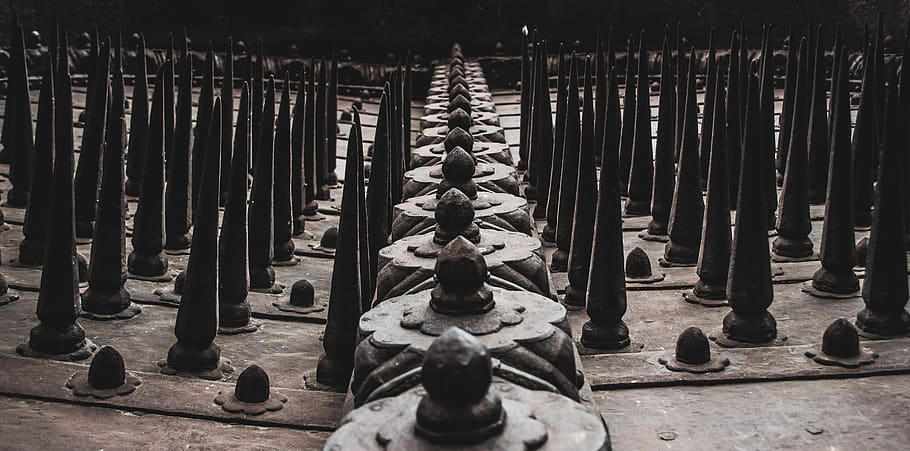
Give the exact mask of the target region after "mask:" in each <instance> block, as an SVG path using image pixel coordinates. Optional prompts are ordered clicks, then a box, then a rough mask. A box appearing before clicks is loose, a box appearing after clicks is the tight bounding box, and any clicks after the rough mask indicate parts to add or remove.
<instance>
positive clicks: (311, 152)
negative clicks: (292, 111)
mask: <svg viewBox="0 0 910 451" xmlns="http://www.w3.org/2000/svg"><path fill="white" fill-rule="evenodd" d="M307 74H308V80H307V85H306V104H305V106H304V107H305V108H306V113H305V114H304V119H305V120H306V125H305V126H304V128H303V153H304V157H303V171H304V175H305V177H304V181H305V182H306V191H305V192H304V199H305V200H306V203H305V204H304V206H303V214H304V215H305V216H306V217H307V218H308V219H310V220H315V219H318V218H319V217H318V213H317V211H318V209H319V203H317V202H316V187H317V185H318V183H319V180H320V179H319V178H318V175H317V171H318V164H317V154H316V152H317V151H316V149H317V144H316V122H317V118H316V60H315V59H311V60H310V66H309V72H308V73H307Z"/></svg>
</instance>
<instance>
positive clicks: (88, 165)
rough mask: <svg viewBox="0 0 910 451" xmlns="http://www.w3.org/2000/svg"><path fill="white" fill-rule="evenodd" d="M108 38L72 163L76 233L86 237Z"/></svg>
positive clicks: (94, 195) (106, 88)
mask: <svg viewBox="0 0 910 451" xmlns="http://www.w3.org/2000/svg"><path fill="white" fill-rule="evenodd" d="M110 48H111V40H110V38H107V39H105V40H104V42H103V43H102V44H101V51H100V58H99V60H98V66H97V69H96V74H97V75H98V77H97V79H96V80H95V90H94V92H93V94H92V102H91V104H90V105H88V107H87V112H88V119H87V120H88V122H87V123H86V124H85V131H84V133H83V135H82V150H81V151H80V152H79V163H78V164H77V166H76V179H75V182H74V190H75V197H76V237H78V238H83V239H90V238H91V237H92V234H93V233H94V224H95V207H96V202H97V199H98V181H99V177H98V173H99V172H100V165H101V150H102V147H103V146H104V130H105V121H106V120H107V107H108V103H109V99H108V96H109V95H110V89H111V80H110V62H111V58H110V55H111V52H110Z"/></svg>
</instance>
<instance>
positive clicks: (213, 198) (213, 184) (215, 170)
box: [163, 97, 222, 379]
mask: <svg viewBox="0 0 910 451" xmlns="http://www.w3.org/2000/svg"><path fill="white" fill-rule="evenodd" d="M208 115H209V117H212V118H220V117H221V98H220V97H215V98H214V101H213V107H212V110H211V111H209V114H208ZM206 131H207V132H208V133H209V136H207V137H206V140H205V142H206V143H207V145H208V147H207V148H206V149H205V153H204V157H203V160H202V161H201V162H200V163H201V164H202V165H203V171H202V181H201V182H200V184H199V197H198V199H199V205H198V207H197V208H196V222H195V225H194V229H193V230H194V231H195V234H194V236H193V245H192V247H191V248H190V258H189V261H188V262H187V265H186V282H185V285H184V287H183V295H182V296H181V299H180V307H179V308H178V310H177V322H176V323H175V325H174V335H175V336H176V337H177V342H176V343H174V344H173V345H172V346H171V348H170V349H169V350H168V353H167V365H166V366H165V367H164V369H163V371H165V372H173V371H176V372H180V371H186V372H197V373H202V374H201V375H202V376H203V377H206V378H213V379H221V376H222V369H221V348H220V347H219V346H218V345H217V344H216V343H215V341H214V340H215V335H216V333H217V332H218V282H217V280H218V197H219V194H220V190H221V182H220V181H219V173H220V171H221V162H220V160H221V121H220V120H213V121H211V124H210V126H209V127H207V128H206ZM206 373H207V374H206Z"/></svg>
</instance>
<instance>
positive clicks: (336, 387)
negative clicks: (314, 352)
mask: <svg viewBox="0 0 910 451" xmlns="http://www.w3.org/2000/svg"><path fill="white" fill-rule="evenodd" d="M353 371H354V369H353V367H352V366H349V365H344V364H342V363H341V362H337V361H336V360H335V359H332V358H329V356H328V355H326V354H323V355H321V356H320V357H319V363H317V364H316V370H315V371H308V372H307V373H305V374H304V376H303V384H304V386H305V387H306V388H307V389H309V390H317V391H328V392H336V393H344V392H346V391H347V390H348V384H349V383H350V379H351V373H352V372H353Z"/></svg>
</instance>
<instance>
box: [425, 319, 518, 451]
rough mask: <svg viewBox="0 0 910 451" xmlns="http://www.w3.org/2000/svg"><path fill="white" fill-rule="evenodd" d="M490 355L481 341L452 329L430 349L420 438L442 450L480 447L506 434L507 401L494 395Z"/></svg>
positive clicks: (426, 367)
mask: <svg viewBox="0 0 910 451" xmlns="http://www.w3.org/2000/svg"><path fill="white" fill-rule="evenodd" d="M492 368H493V366H492V359H491V358H490V353H489V352H488V351H487V350H486V348H484V347H483V345H482V344H481V343H480V341H479V340H477V338H475V337H474V336H473V335H471V334H468V333H467V332H465V331H463V330H461V329H457V328H452V329H449V330H448V331H446V333H444V334H442V336H440V337H439V338H437V339H436V340H435V341H434V342H433V343H432V344H431V345H430V347H429V348H428V349H427V353H426V357H425V358H424V362H423V368H422V372H421V377H422V382H423V387H424V389H426V392H427V394H426V395H425V396H424V397H423V398H422V399H421V400H420V404H418V406H417V423H416V425H415V432H416V433H417V434H418V435H420V436H422V437H424V438H426V439H427V440H429V441H431V442H433V443H436V444H471V443H477V442H480V441H482V440H485V439H487V438H490V437H492V436H495V435H498V434H500V433H501V432H502V430H503V428H504V427H505V425H506V421H505V420H506V417H505V410H504V409H503V407H502V400H501V399H500V398H499V396H498V395H497V394H496V393H495V392H493V391H491V390H490V384H491V383H492V379H493V376H492Z"/></svg>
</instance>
